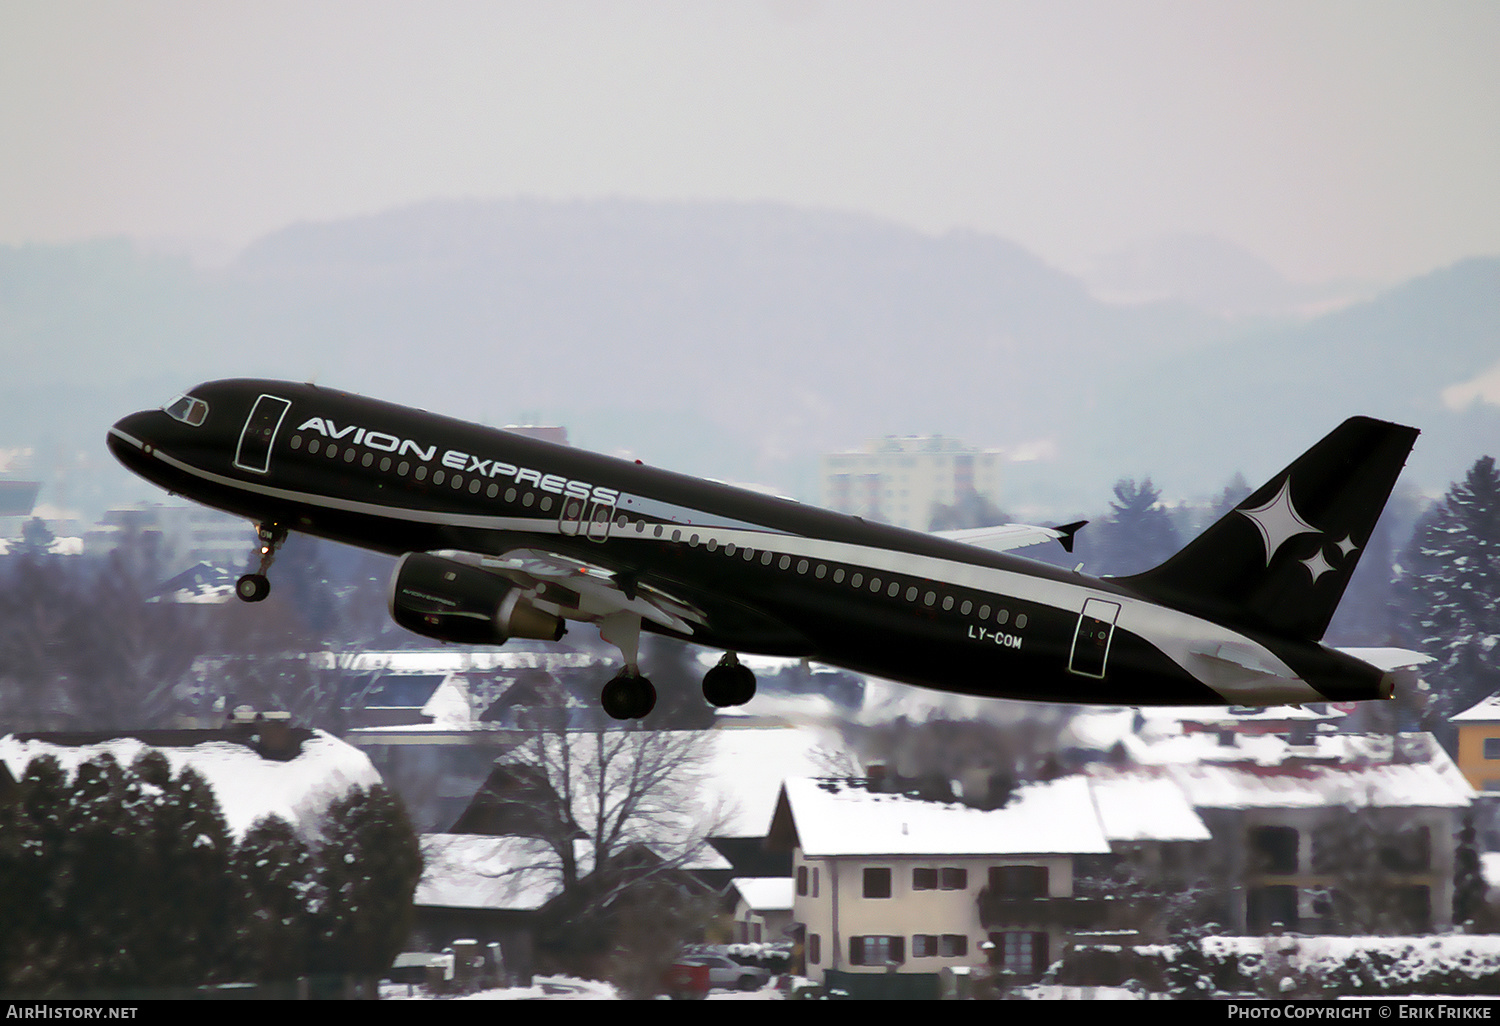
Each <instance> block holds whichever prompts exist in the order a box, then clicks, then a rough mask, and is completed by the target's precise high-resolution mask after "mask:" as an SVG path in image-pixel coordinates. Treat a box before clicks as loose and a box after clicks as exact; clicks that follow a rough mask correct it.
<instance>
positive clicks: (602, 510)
mask: <svg viewBox="0 0 1500 1026" xmlns="http://www.w3.org/2000/svg"><path fill="white" fill-rule="evenodd" d="M614 511H615V508H614V507H613V506H610V505H608V504H606V503H602V502H591V501H587V500H584V499H577V498H572V497H569V498H567V499H565V500H563V504H562V510H561V512H559V513H558V516H557V529H558V531H559V532H560V533H562V534H564V535H567V536H568V537H570V538H576V537H578V536H579V535H582V536H584V537H585V538H587V539H589V541H599V542H602V541H603V540H604V539H606V538H608V537H609V529H610V524H611V519H610V518H611V517H612V516H613V515H614Z"/></svg>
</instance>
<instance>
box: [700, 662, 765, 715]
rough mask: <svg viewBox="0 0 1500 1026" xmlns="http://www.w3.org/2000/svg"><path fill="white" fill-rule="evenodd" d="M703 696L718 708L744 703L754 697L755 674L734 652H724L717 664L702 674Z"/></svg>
mask: <svg viewBox="0 0 1500 1026" xmlns="http://www.w3.org/2000/svg"><path fill="white" fill-rule="evenodd" d="M703 697H704V698H705V699H707V700H708V704H709V705H713V706H718V707H719V708H720V709H723V708H725V707H726V706H731V705H744V704H745V703H746V702H748V701H750V699H752V698H754V697H755V674H754V673H753V672H751V670H750V668H749V667H748V666H743V665H741V664H740V661H739V660H738V659H736V658H735V656H734V653H732V652H730V653H726V654H725V656H724V658H723V659H722V660H720V662H719V663H718V665H716V666H714V667H713V668H712V669H711V670H709V671H708V672H707V673H705V674H704V675H703Z"/></svg>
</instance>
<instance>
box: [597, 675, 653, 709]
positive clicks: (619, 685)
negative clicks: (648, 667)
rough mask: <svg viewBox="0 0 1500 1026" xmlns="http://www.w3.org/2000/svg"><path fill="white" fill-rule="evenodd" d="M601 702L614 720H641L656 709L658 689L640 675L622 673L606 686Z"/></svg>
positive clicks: (601, 695) (600, 698) (600, 697)
mask: <svg viewBox="0 0 1500 1026" xmlns="http://www.w3.org/2000/svg"><path fill="white" fill-rule="evenodd" d="M599 702H600V704H601V705H603V706H604V711H605V712H606V713H608V714H609V715H610V716H611V717H612V718H613V719H617V720H639V719H641V718H643V717H645V716H648V715H650V713H651V710H652V709H655V708H656V687H655V685H653V684H652V683H651V681H649V680H647V679H646V678H645V677H642V676H641V675H640V674H638V673H621V674H619V675H618V676H616V677H614V678H612V679H611V680H610V681H609V683H608V684H605V685H604V691H603V692H602V693H601V694H600V695H599Z"/></svg>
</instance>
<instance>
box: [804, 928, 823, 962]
mask: <svg viewBox="0 0 1500 1026" xmlns="http://www.w3.org/2000/svg"><path fill="white" fill-rule="evenodd" d="M822 962H823V938H822V937H821V936H820V935H818V934H816V933H810V934H808V935H807V964H808V965H821V964H822Z"/></svg>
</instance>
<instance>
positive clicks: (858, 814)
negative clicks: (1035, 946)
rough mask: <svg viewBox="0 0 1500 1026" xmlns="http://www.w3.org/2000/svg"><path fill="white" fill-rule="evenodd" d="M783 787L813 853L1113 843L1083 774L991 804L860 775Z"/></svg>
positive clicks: (1048, 849) (1074, 848) (1041, 850)
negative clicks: (868, 782) (926, 794)
mask: <svg viewBox="0 0 1500 1026" xmlns="http://www.w3.org/2000/svg"><path fill="white" fill-rule="evenodd" d="M785 793H786V800H787V806H788V808H789V809H790V811H791V815H792V820H793V822H794V824H795V826H796V829H797V837H798V841H799V846H800V847H801V849H802V852H803V854H805V855H808V856H812V857H828V856H838V855H939V856H947V855H954V856H958V855H1048V854H1083V853H1095V854H1103V853H1107V852H1108V851H1109V850H1110V849H1109V840H1108V838H1107V837H1106V836H1105V834H1104V830H1103V828H1102V827H1101V826H1100V823H1099V817H1098V816H1097V815H1096V814H1095V811H1094V803H1093V797H1092V796H1091V794H1090V792H1089V784H1088V781H1087V780H1086V779H1085V778H1084V777H1082V776H1072V777H1064V778H1062V779H1060V780H1054V781H1050V782H1047V783H1037V784H1026V785H1023V786H1021V787H1019V788H1017V789H1016V793H1015V795H1014V796H1013V797H1012V798H1011V800H1010V801H1009V802H1008V803H1007V804H1006V805H1005V806H1004V807H1003V808H999V809H993V810H984V809H976V808H971V807H969V806H966V805H962V804H959V803H957V802H932V801H924V800H921V799H918V798H914V797H909V796H907V795H904V794H888V793H884V792H879V791H870V790H868V789H867V788H866V786H865V785H864V783H863V782H862V781H851V780H843V779H809V778H800V779H793V780H788V781H787V782H786V785H785Z"/></svg>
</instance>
